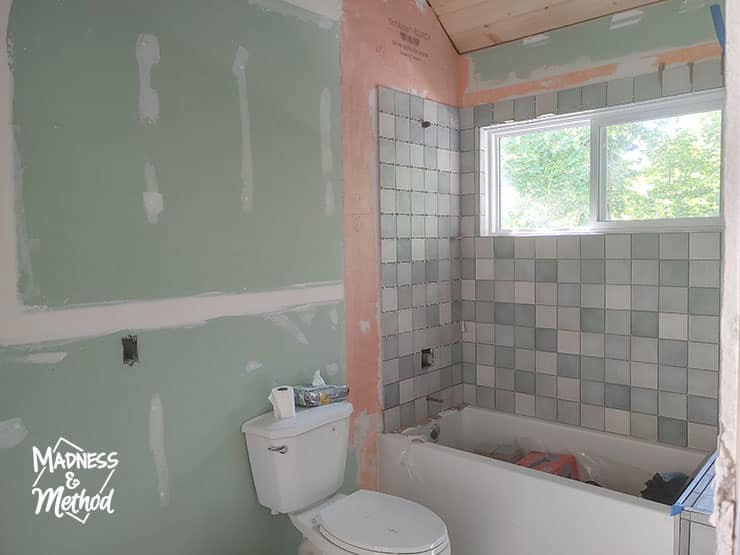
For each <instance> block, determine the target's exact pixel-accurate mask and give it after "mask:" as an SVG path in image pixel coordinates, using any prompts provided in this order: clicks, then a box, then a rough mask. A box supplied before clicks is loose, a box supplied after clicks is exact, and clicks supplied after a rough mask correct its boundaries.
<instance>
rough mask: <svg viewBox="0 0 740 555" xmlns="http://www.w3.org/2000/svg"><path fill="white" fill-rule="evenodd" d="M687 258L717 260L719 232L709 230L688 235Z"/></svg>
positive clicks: (718, 256) (718, 254) (718, 257)
mask: <svg viewBox="0 0 740 555" xmlns="http://www.w3.org/2000/svg"><path fill="white" fill-rule="evenodd" d="M689 258H691V259H692V260H719V259H720V234H719V233H710V232H700V233H691V234H690V235H689Z"/></svg>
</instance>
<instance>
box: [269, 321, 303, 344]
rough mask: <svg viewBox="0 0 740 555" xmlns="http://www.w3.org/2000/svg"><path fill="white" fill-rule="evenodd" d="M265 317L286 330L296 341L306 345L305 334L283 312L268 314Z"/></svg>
mask: <svg viewBox="0 0 740 555" xmlns="http://www.w3.org/2000/svg"><path fill="white" fill-rule="evenodd" d="M267 319H268V320H270V322H272V323H273V324H275V325H276V326H278V327H280V328H282V329H284V330H285V331H287V332H288V333H289V334H290V335H292V336H293V337H295V339H296V341H298V343H302V344H303V345H308V339H306V336H305V335H304V333H303V332H302V331H301V328H299V327H298V326H297V325H296V324H295V322H293V321H292V320H291V319H290V318H288V317H287V316H286V315H285V314H271V315H270V316H268V317H267Z"/></svg>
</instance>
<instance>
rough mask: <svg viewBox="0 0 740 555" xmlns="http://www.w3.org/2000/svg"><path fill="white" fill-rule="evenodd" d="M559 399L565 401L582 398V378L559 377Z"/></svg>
mask: <svg viewBox="0 0 740 555" xmlns="http://www.w3.org/2000/svg"><path fill="white" fill-rule="evenodd" d="M558 399H563V400H564V401H580V400H581V380H577V379H575V378H562V377H558Z"/></svg>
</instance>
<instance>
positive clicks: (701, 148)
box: [605, 110, 722, 220]
mask: <svg viewBox="0 0 740 555" xmlns="http://www.w3.org/2000/svg"><path fill="white" fill-rule="evenodd" d="M721 127H722V123H721V112H720V111H719V110H716V111H711V112H703V113H697V114H686V115H681V116H677V117H669V118H661V119H653V120H648V121H638V122H631V123H625V124H620V125H610V126H608V127H607V128H606V133H605V134H606V183H605V188H606V219H607V220H650V219H665V218H702V217H717V216H719V214H720V204H719V203H720V171H721V170H720V164H721V160H720V156H721V135H722V133H721Z"/></svg>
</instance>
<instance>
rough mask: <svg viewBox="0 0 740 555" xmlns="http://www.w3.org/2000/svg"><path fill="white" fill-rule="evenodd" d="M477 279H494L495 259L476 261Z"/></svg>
mask: <svg viewBox="0 0 740 555" xmlns="http://www.w3.org/2000/svg"><path fill="white" fill-rule="evenodd" d="M475 278H476V279H493V260H488V259H477V260H476V261H475Z"/></svg>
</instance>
